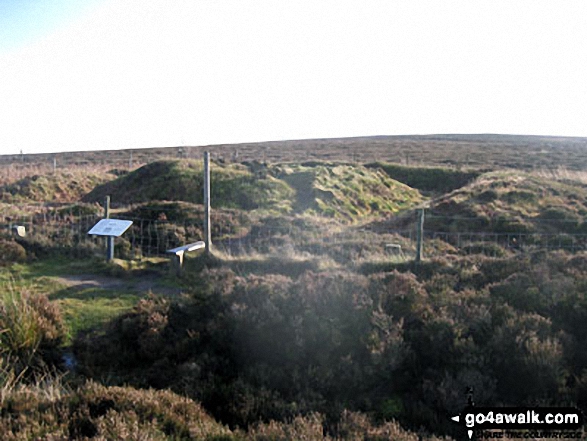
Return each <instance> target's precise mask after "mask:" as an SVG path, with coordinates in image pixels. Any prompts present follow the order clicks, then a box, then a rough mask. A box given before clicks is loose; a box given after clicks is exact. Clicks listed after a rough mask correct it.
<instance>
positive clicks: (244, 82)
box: [0, 0, 587, 154]
mask: <svg viewBox="0 0 587 441" xmlns="http://www.w3.org/2000/svg"><path fill="white" fill-rule="evenodd" d="M585 17H587V2H585V1H584V0H577V1H574V0H564V1H554V0H548V1H541V0H529V1H526V0H516V1H511V0H506V1H503V0H487V1H486V0H442V1H440V0H438V1H431V0H409V1H407V0H401V1H400V0H369V1H367V2H366V1H364V0H356V1H354V0H353V1H350V0H349V1H346V0H333V1H331V0H295V1H290V2H282V1H278V0H173V1H163V0H83V1H82V0H1V1H0V154H15V153H20V152H21V151H22V152H23V153H45V152H65V151H82V150H96V149H97V150H106V149H122V148H146V147H158V146H179V145H211V144H222V143H239V142H257V141H273V140H285V139H307V138H331V137H348V136H371V135H411V134H440V133H502V134H528V135H553V136H582V137H587V50H586V42H587V26H585Z"/></svg>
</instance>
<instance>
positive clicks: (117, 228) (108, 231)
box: [88, 219, 132, 262]
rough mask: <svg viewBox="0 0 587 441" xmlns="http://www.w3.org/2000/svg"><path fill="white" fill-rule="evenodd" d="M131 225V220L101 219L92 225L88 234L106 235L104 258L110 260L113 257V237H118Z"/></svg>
mask: <svg viewBox="0 0 587 441" xmlns="http://www.w3.org/2000/svg"><path fill="white" fill-rule="evenodd" d="M131 225H132V221H129V220H120V219H102V220H101V221H99V222H98V223H97V224H96V225H94V226H93V227H92V229H91V230H90V231H88V234H93V235H96V236H106V239H107V242H108V251H107V254H106V260H107V261H108V262H110V261H111V260H112V259H113V258H114V238H115V237H120V236H122V235H123V234H124V232H125V231H126V230H128V228H129V227H130V226H131Z"/></svg>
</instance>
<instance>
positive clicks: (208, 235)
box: [204, 152, 212, 256]
mask: <svg viewBox="0 0 587 441" xmlns="http://www.w3.org/2000/svg"><path fill="white" fill-rule="evenodd" d="M204 243H205V244H206V250H205V253H206V255H208V256H209V255H210V253H211V251H212V250H211V248H212V228H211V225H210V152H204Z"/></svg>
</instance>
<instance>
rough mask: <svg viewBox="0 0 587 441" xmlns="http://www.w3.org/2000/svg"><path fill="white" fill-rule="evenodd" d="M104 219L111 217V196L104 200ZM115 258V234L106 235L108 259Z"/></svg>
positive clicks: (108, 260)
mask: <svg viewBox="0 0 587 441" xmlns="http://www.w3.org/2000/svg"><path fill="white" fill-rule="evenodd" d="M104 219H110V196H106V200H105V201H104ZM112 259H114V236H106V261H107V262H110V261H112Z"/></svg>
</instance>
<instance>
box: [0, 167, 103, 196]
mask: <svg viewBox="0 0 587 441" xmlns="http://www.w3.org/2000/svg"><path fill="white" fill-rule="evenodd" d="M112 177H113V176H112V175H109V174H107V173H95V172H82V171H79V170H74V171H69V172H59V173H55V174H44V175H31V176H26V177H24V178H21V179H19V180H18V181H16V182H13V183H9V184H5V185H3V186H2V187H1V188H0V194H1V195H2V201H3V202H9V203H15V202H19V203H22V202H32V201H34V202H45V201H52V202H62V203H65V202H75V201H79V200H80V199H81V198H82V197H83V196H84V195H85V194H87V193H89V192H90V191H92V190H93V189H94V188H95V187H96V186H98V185H100V184H103V183H104V182H106V181H108V180H110V179H112Z"/></svg>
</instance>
